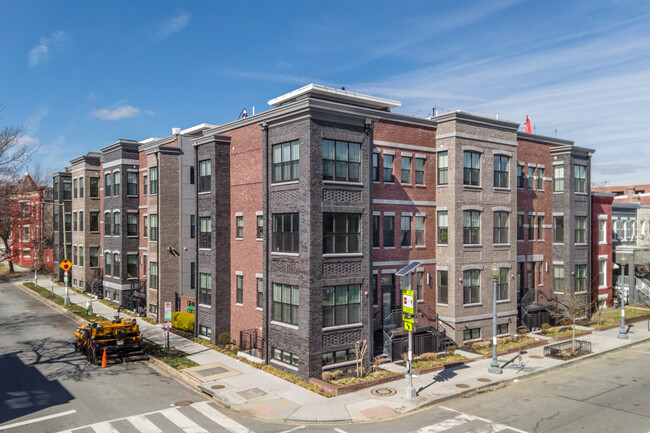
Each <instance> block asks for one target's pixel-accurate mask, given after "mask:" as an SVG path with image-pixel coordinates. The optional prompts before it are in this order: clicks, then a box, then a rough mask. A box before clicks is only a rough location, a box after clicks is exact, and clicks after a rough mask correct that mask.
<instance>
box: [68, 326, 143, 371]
mask: <svg viewBox="0 0 650 433" xmlns="http://www.w3.org/2000/svg"><path fill="white" fill-rule="evenodd" d="M74 335H75V337H77V340H76V341H75V344H74V348H75V351H79V352H81V353H82V354H84V355H86V358H87V359H88V362H92V363H93V364H98V365H99V364H101V362H102V356H103V354H104V349H106V356H107V358H108V359H110V360H112V361H113V360H118V359H119V360H120V361H121V362H124V361H125V360H127V361H138V360H142V359H148V357H147V356H146V355H145V353H144V350H143V345H142V337H141V336H140V329H139V327H138V324H137V323H136V319H131V318H122V319H120V318H119V317H116V318H115V320H113V321H105V322H98V323H90V324H84V325H81V326H79V327H78V328H77V329H76V330H75V331H74Z"/></svg>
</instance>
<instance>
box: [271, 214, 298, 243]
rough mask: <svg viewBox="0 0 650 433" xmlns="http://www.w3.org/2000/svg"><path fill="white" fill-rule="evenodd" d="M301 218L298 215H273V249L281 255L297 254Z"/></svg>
mask: <svg viewBox="0 0 650 433" xmlns="http://www.w3.org/2000/svg"><path fill="white" fill-rule="evenodd" d="M299 230H300V224H299V218H298V214H297V213H285V214H275V215H273V238H272V240H271V241H272V243H273V245H272V248H273V251H275V252H280V253H297V252H298V241H299Z"/></svg>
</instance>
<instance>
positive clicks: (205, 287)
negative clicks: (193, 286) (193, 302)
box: [199, 273, 212, 305]
mask: <svg viewBox="0 0 650 433" xmlns="http://www.w3.org/2000/svg"><path fill="white" fill-rule="evenodd" d="M199 304H203V305H211V304H212V275H210V274H204V273H199Z"/></svg>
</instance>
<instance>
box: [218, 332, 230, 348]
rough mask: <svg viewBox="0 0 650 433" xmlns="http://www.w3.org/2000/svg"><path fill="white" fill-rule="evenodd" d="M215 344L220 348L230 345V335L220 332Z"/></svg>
mask: <svg viewBox="0 0 650 433" xmlns="http://www.w3.org/2000/svg"><path fill="white" fill-rule="evenodd" d="M217 343H219V344H220V345H222V346H225V345H226V344H230V334H229V333H227V332H222V333H221V334H219V335H218V336H217Z"/></svg>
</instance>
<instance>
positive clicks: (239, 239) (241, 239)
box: [235, 238, 244, 241]
mask: <svg viewBox="0 0 650 433" xmlns="http://www.w3.org/2000/svg"><path fill="white" fill-rule="evenodd" d="M235 240H236V241H243V240H244V238H235Z"/></svg>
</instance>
